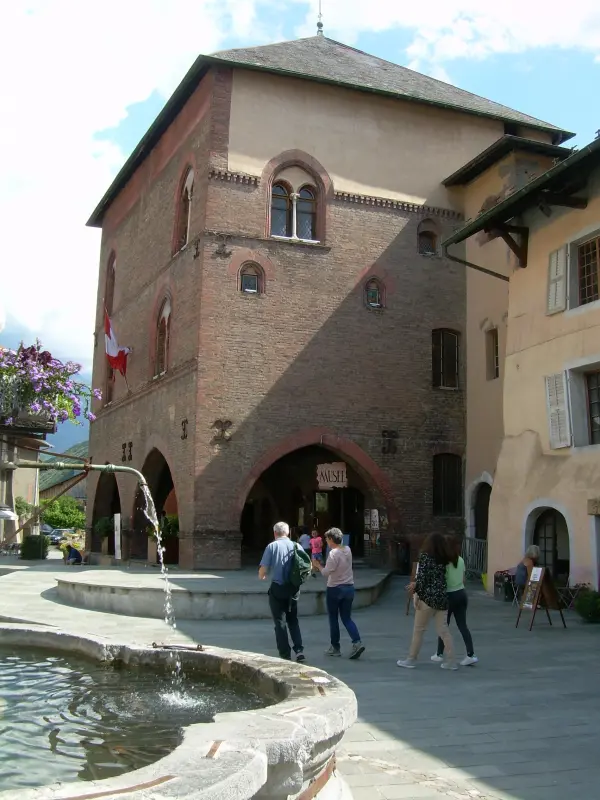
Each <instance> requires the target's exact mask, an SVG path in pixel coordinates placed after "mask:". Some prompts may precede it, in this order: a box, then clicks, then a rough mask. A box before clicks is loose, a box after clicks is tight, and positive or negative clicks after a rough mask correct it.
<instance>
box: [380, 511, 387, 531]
mask: <svg viewBox="0 0 600 800" xmlns="http://www.w3.org/2000/svg"><path fill="white" fill-rule="evenodd" d="M379 528H380V529H381V530H382V531H387V529H388V515H387V511H386V510H385V509H380V511H379Z"/></svg>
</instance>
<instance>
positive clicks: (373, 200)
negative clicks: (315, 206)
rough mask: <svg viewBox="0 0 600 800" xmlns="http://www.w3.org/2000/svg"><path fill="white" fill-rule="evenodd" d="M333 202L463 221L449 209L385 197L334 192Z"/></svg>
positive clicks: (461, 217) (456, 213)
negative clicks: (392, 209)
mask: <svg viewBox="0 0 600 800" xmlns="http://www.w3.org/2000/svg"><path fill="white" fill-rule="evenodd" d="M334 197H335V200H337V201H338V202H341V203H357V204H358V205H363V206H376V207H378V208H394V209H399V210H400V211H410V212H411V213H413V214H422V215H424V216H436V217H444V218H446V219H463V215H462V214H461V213H460V212H458V211H454V210H453V209H451V208H438V207H437V206H421V205H419V204H418V203H408V202H406V201H404V200H392V199H390V198H386V197H372V196H371V195H366V194H350V193H348V192H335V195H334Z"/></svg>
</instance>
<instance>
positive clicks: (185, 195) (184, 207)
mask: <svg viewBox="0 0 600 800" xmlns="http://www.w3.org/2000/svg"><path fill="white" fill-rule="evenodd" d="M193 194H194V170H193V169H192V168H191V167H190V168H189V169H188V171H187V173H186V176H185V182H184V184H183V188H182V190H181V194H180V196H179V207H178V209H177V235H176V242H175V250H176V251H178V250H182V249H183V248H184V247H185V246H186V244H187V243H188V241H189V236H190V216H191V210H192V197H193Z"/></svg>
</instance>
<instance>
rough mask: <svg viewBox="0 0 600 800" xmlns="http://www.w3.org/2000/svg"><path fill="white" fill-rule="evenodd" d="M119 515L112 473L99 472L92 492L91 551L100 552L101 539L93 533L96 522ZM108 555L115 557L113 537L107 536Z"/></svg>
mask: <svg viewBox="0 0 600 800" xmlns="http://www.w3.org/2000/svg"><path fill="white" fill-rule="evenodd" d="M120 513H121V496H120V493H119V487H118V484H117V479H116V478H115V474H114V472H110V473H107V472H101V473H100V476H99V478H98V482H97V483H96V491H95V492H94V508H93V511H92V539H91V548H90V549H91V550H92V552H94V553H98V552H100V551H101V550H102V537H101V536H100V535H99V534H97V533H96V532H95V531H94V527H95V525H96V523H97V522H98V520H100V519H102V518H109V519H111V520H112V519H113V517H114V515H115V514H120ZM106 540H107V543H108V551H107V552H108V555H111V556H114V555H115V537H114V535H110V534H109V535H108V536H107V537H106Z"/></svg>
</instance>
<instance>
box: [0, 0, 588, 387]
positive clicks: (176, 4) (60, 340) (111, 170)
mask: <svg viewBox="0 0 600 800" xmlns="http://www.w3.org/2000/svg"><path fill="white" fill-rule="evenodd" d="M484 9H485V10H484ZM322 10H323V22H324V26H325V35H326V36H329V37H330V38H333V39H337V40H338V41H342V42H344V43H346V44H349V45H351V46H353V47H357V48H359V49H362V50H365V51H367V52H369V53H372V54H373V55H376V56H379V57H381V58H384V59H387V60H389V61H394V62H396V63H398V64H402V65H404V66H409V67H411V68H412V69H416V70H419V71H421V72H425V73H427V74H430V75H432V76H434V77H436V78H439V79H441V80H444V81H447V82H450V83H453V84H455V85H456V86H459V87H461V88H463V89H466V90H468V91H470V92H474V93H475V94H479V95H483V96H485V97H488V98H490V99H492V100H495V101H497V102H500V103H503V104H504V105H507V106H510V107H512V108H515V109H518V110H520V111H523V112H525V113H527V114H530V115H532V116H534V117H538V118H540V119H542V120H546V121H548V122H552V123H553V124H555V125H558V126H561V127H563V128H565V129H567V130H570V131H573V132H575V133H577V137H576V138H575V139H574V140H572V141H571V142H570V143H569V144H571V145H576V146H581V145H584V144H586V143H587V142H589V141H591V140H592V139H593V138H594V137H595V135H596V131H597V130H598V129H600V110H598V104H597V103H596V102H595V98H596V97H597V87H598V86H599V85H600V3H598V0H571V2H570V3H569V4H568V6H563V7H561V10H560V11H558V9H556V10H555V11H553V10H552V7H550V6H549V5H548V4H547V2H542V0H504V2H503V3H498V4H491V3H483V2H481V0H428V2H427V3H416V4H415V3H410V4H409V3H401V2H398V0H369V2H365V0H322ZM317 14H318V0H310V1H308V0H277V2H275V0H125V1H124V0H118V1H117V0H104V2H103V3H101V4H90V3H83V2H81V0H19V1H18V2H11V3H4V4H3V6H2V10H0V27H1V29H2V30H3V31H4V37H3V45H2V48H0V75H1V76H2V79H1V80H2V92H1V94H2V103H0V232H1V234H2V236H1V243H2V250H3V256H2V267H1V269H0V344H4V345H7V346H14V344H16V343H18V341H19V340H20V339H24V340H25V341H26V342H29V341H32V340H34V339H35V338H36V337H38V338H40V339H41V340H42V342H43V344H44V346H45V347H46V348H48V349H50V350H51V351H52V352H53V354H54V355H55V356H56V357H59V358H63V359H67V358H68V359H73V360H76V361H78V362H79V363H81V364H82V366H83V368H84V370H85V371H89V369H90V365H91V356H92V344H93V327H94V318H95V305H96V282H97V276H98V257H99V247H100V234H99V231H97V230H95V229H89V228H86V227H85V223H86V221H87V219H88V218H89V216H90V214H91V212H92V210H93V209H94V208H95V206H96V204H97V202H98V201H99V200H100V198H101V197H102V195H103V194H104V192H105V191H106V189H107V188H108V186H109V184H110V183H111V181H112V179H113V178H114V176H115V175H116V173H117V171H118V170H119V168H120V167H121V166H122V164H123V162H124V161H125V159H126V158H127V156H128V155H129V153H130V152H131V151H132V149H133V148H134V147H135V145H136V144H137V142H138V141H139V139H140V138H141V137H142V135H143V134H144V132H145V131H146V129H147V128H148V126H149V125H150V124H151V122H152V121H153V119H154V118H155V116H156V114H157V113H158V112H159V111H160V109H161V108H162V106H163V104H164V103H165V101H166V100H167V98H168V97H169V96H170V94H171V93H172V92H173V90H174V89H175V87H176V86H177V84H178V83H179V81H180V80H181V78H182V77H183V76H184V74H185V72H186V71H187V69H188V68H189V67H190V66H191V64H192V62H193V61H194V59H195V58H196V57H197V55H198V54H199V53H211V52H214V51H216V50H219V49H228V48H231V47H247V46H253V45H261V44H268V43H270V42H275V41H282V40H285V39H294V38H298V37H301V36H312V35H314V34H315V33H316V22H317ZM117 336H118V331H117ZM123 344H126V342H123Z"/></svg>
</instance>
